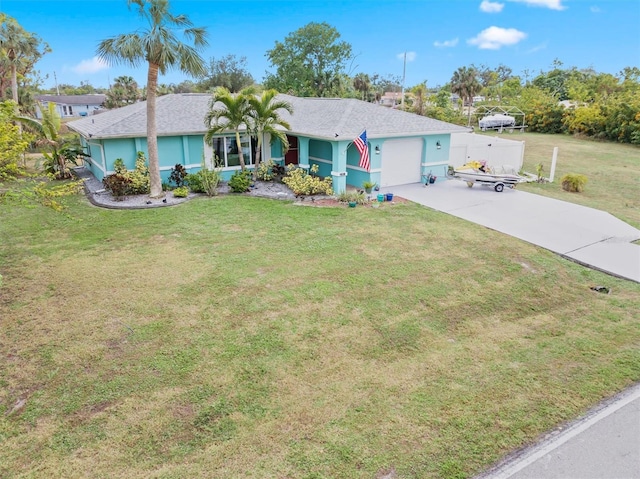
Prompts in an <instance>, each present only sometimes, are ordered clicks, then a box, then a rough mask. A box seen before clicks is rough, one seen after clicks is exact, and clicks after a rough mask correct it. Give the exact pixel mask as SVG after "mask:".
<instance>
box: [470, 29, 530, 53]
mask: <svg viewBox="0 0 640 479" xmlns="http://www.w3.org/2000/svg"><path fill="white" fill-rule="evenodd" d="M525 38H527V34H526V33H524V32H521V31H520V30H516V29H515V28H500V27H489V28H487V29H485V30H482V31H481V32H480V33H479V34H478V36H477V37H475V38H471V39H469V40H467V43H468V44H470V45H477V46H478V48H480V49H481V50H499V49H500V48H502V47H504V46H508V45H515V44H516V43H518V42H519V41H521V40H524V39H525Z"/></svg>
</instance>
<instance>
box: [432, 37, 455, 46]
mask: <svg viewBox="0 0 640 479" xmlns="http://www.w3.org/2000/svg"><path fill="white" fill-rule="evenodd" d="M457 44H458V39H457V38H454V39H453V40H445V41H444V42H438V41H435V42H433V46H434V47H455V46H456V45H457Z"/></svg>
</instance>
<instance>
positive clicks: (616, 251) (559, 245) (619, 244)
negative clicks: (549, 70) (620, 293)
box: [383, 180, 640, 283]
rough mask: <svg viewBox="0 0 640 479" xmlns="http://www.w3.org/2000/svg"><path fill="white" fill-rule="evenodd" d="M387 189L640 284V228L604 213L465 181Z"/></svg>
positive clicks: (551, 199) (534, 195)
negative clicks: (639, 240) (468, 183)
mask: <svg viewBox="0 0 640 479" xmlns="http://www.w3.org/2000/svg"><path fill="white" fill-rule="evenodd" d="M383 192H388V193H394V194H396V195H398V196H401V197H403V198H406V199H408V200H410V201H413V202H415V203H418V204H421V205H424V206H428V207H430V208H433V209H435V210H438V211H442V212H444V213H448V214H450V215H453V216H457V217H459V218H462V219H465V220H467V221H471V222H473V223H477V224H480V225H483V226H486V227H487V228H491V229H493V230H496V231H500V232H502V233H505V234H508V235H510V236H514V237H516V238H520V239H522V240H524V241H527V242H529V243H532V244H535V245H538V246H541V247H543V248H545V249H548V250H550V251H553V252H555V253H557V254H559V255H561V256H563V257H566V258H569V259H571V260H574V261H576V262H578V263H580V264H583V265H585V266H588V267H590V268H593V269H597V270H600V271H603V272H605V273H608V274H611V275H613V276H618V277H620V278H625V279H629V280H632V281H636V282H639V283H640V245H635V244H632V243H631V242H632V241H636V240H638V239H640V230H638V229H636V228H634V227H632V226H630V225H628V224H627V223H625V222H624V221H621V220H619V219H617V218H615V217H614V216H613V215H611V214H609V213H606V212H604V211H600V210H596V209H593V208H587V207H585V206H580V205H576V204H573V203H568V202H566V201H561V200H556V199H553V198H547V197H544V196H540V195H536V194H533V193H526V192H524V191H519V190H515V189H514V190H511V189H508V188H505V190H504V191H503V192H502V193H496V192H495V191H494V190H493V188H490V187H483V186H481V185H478V184H476V185H475V186H474V187H473V188H469V187H467V185H466V183H465V182H463V181H459V180H446V181H439V182H437V183H435V184H431V185H429V186H424V185H423V184H419V183H415V184H409V185H402V186H394V187H392V188H384V189H383Z"/></svg>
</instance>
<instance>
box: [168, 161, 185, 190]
mask: <svg viewBox="0 0 640 479" xmlns="http://www.w3.org/2000/svg"><path fill="white" fill-rule="evenodd" d="M186 176H187V170H186V168H185V167H184V166H183V165H181V164H180V163H176V166H174V167H173V168H171V175H169V183H175V185H176V186H177V187H178V188H180V187H181V186H182V185H184V180H185V177H186Z"/></svg>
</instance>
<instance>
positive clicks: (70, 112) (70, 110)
mask: <svg viewBox="0 0 640 479" xmlns="http://www.w3.org/2000/svg"><path fill="white" fill-rule="evenodd" d="M69 115H73V110H72V109H71V105H69Z"/></svg>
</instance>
